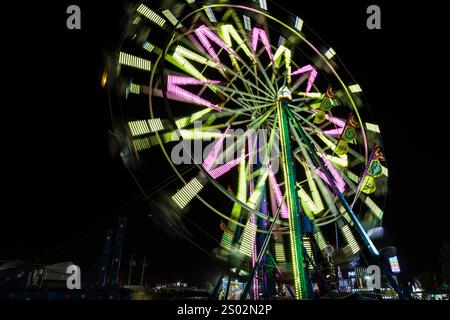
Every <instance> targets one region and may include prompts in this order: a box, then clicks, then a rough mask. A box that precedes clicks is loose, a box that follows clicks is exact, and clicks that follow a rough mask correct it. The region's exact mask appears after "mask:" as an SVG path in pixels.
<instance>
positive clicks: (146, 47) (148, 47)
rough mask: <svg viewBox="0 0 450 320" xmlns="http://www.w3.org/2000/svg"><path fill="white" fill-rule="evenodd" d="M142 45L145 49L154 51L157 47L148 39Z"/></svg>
mask: <svg viewBox="0 0 450 320" xmlns="http://www.w3.org/2000/svg"><path fill="white" fill-rule="evenodd" d="M142 47H143V48H144V49H145V50H147V51H148V52H152V51H153V49H155V46H154V45H152V44H151V43H150V42H147V41H146V42H145V43H144V44H143V45H142Z"/></svg>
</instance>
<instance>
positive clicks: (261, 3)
mask: <svg viewBox="0 0 450 320" xmlns="http://www.w3.org/2000/svg"><path fill="white" fill-rule="evenodd" d="M259 6H260V7H261V9H263V10H267V2H266V0H259Z"/></svg>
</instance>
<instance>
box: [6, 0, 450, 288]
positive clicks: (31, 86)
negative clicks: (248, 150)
mask: <svg viewBox="0 0 450 320" xmlns="http://www.w3.org/2000/svg"><path fill="white" fill-rule="evenodd" d="M94 2H95V4H94ZM277 3H280V5H282V6H284V7H286V8H289V10H290V11H292V12H294V13H296V14H298V15H299V16H301V17H302V18H303V20H305V22H306V23H307V24H308V25H309V26H310V27H311V28H312V29H313V30H314V31H315V32H316V33H317V34H318V35H319V36H320V37H321V38H322V39H323V40H324V41H325V42H326V43H328V44H329V45H330V46H331V47H333V48H334V49H335V51H336V52H337V53H338V55H339V57H340V59H341V60H342V61H343V62H344V64H345V65H346V67H347V68H348V70H350V73H351V74H352V75H353V77H354V78H355V79H357V81H358V82H359V84H360V85H361V87H362V88H363V90H364V92H365V96H366V99H367V100H368V102H369V105H370V108H371V110H372V112H373V114H374V116H375V119H376V120H377V122H378V124H379V125H380V127H381V132H382V135H383V144H384V153H385V155H386V158H387V166H388V168H389V178H390V179H389V183H390V186H389V194H388V198H387V204H386V207H385V222H384V225H385V229H386V232H387V236H388V238H389V242H390V244H391V245H395V246H397V248H398V256H399V260H400V264H401V266H402V268H403V270H404V271H407V272H408V273H416V272H420V271H424V270H425V269H428V268H430V269H431V268H434V269H435V270H438V268H439V265H438V256H439V246H440V243H441V242H442V241H448V242H449V241H450V236H449V232H448V224H447V223H446V222H444V221H446V217H447V215H448V212H447V211H448V209H447V203H448V188H447V186H446V182H447V181H448V179H449V178H450V177H449V171H448V169H446V168H447V167H448V163H447V162H448V161H447V159H448V157H447V156H445V155H444V153H445V152H447V150H446V149H447V142H446V139H447V138H446V136H447V135H448V134H446V129H447V127H448V124H447V121H448V117H447V114H448V110H447V109H448V106H447V103H446V102H447V100H448V99H447V98H446V96H445V95H446V91H444V90H443V88H441V87H440V86H442V83H441V82H440V80H438V79H437V78H434V76H433V74H434V73H436V72H437V73H442V74H444V66H443V64H444V63H445V60H444V59H443V58H442V57H443V56H441V55H440V53H443V52H444V51H445V50H446V49H444V46H443V43H442V41H443V39H441V40H439V38H440V37H439V31H440V30H441V27H440V26H439V21H441V20H440V19H439V18H438V17H436V15H437V12H439V11H440V10H439V8H437V7H436V6H429V7H427V8H423V7H419V6H417V5H416V4H415V3H414V2H404V3H403V2H401V3H400V4H397V5H398V6H396V7H394V6H393V5H392V4H390V3H388V2H387V1H352V2H351V4H349V1H345V4H344V1H339V2H338V1H325V2H322V1H321V2H320V4H319V1H312V2H311V3H309V2H306V1H285V0H283V1H277ZM293 3H295V7H293V5H292V4H293ZM300 3H301V4H300ZM406 3H408V5H406ZM70 4H78V5H79V6H80V7H81V9H82V30H80V31H69V30H67V29H66V27H65V20H66V14H65V11H66V8H67V6H68V5H70ZM369 4H378V5H380V6H381V8H382V30H377V31H370V30H368V29H366V27H365V20H366V14H365V9H366V8H367V6H368V5H369ZM21 9H22V8H21ZM11 10H15V11H17V10H18V8H17V7H16V8H11ZM15 11H11V12H15ZM25 11H26V12H24V13H21V15H20V18H15V19H14V23H12V22H11V23H9V24H8V27H7V29H4V30H6V32H5V36H4V37H3V43H4V44H5V46H4V47H3V48H4V49H3V50H4V51H6V52H7V53H6V57H5V58H4V60H3V65H4V69H6V70H2V76H3V103H2V107H3V108H2V109H3V110H2V112H3V117H2V120H3V121H2V131H3V157H2V158H3V161H2V163H3V166H2V179H1V180H2V182H1V184H2V201H1V204H0V206H1V208H0V212H1V223H0V260H10V259H20V260H25V261H29V262H33V263H45V264H50V263H56V262H61V261H68V260H70V261H73V262H75V263H77V264H79V265H80V266H81V267H82V270H86V272H87V271H88V270H89V268H90V267H91V266H92V265H93V263H94V262H95V261H96V259H97V258H98V257H99V255H100V252H101V249H102V246H103V239H102V238H103V233H104V231H105V229H106V228H115V226H116V218H117V216H118V215H119V214H120V213H123V214H125V213H126V214H127V215H128V216H129V226H128V228H127V230H126V238H125V249H124V260H123V263H124V264H126V262H127V261H126V259H127V256H128V255H129V254H130V253H135V254H136V255H138V256H142V255H146V256H148V257H149V260H150V267H149V269H148V275H147V279H146V280H147V281H150V282H152V283H153V282H156V281H158V280H172V281H176V280H179V279H184V280H187V281H189V282H191V283H195V284H199V285H202V284H203V283H204V282H205V281H214V280H215V279H216V277H217V276H218V275H219V270H220V267H219V266H218V264H217V263H216V262H214V260H212V259H211V258H210V257H209V256H207V255H206V254H205V253H204V252H202V251H200V250H199V249H197V248H196V247H194V246H193V245H192V244H190V243H188V242H187V241H185V240H183V239H177V238H173V237H169V236H168V235H167V233H165V232H164V231H163V230H161V229H160V228H158V227H157V226H156V225H155V223H154V221H153V218H149V217H148V214H149V213H150V211H151V210H150V209H149V206H148V205H147V204H146V203H145V201H142V199H141V193H140V191H139V189H138V187H137V185H136V183H135V182H134V181H133V179H132V177H131V176H130V174H129V173H128V172H127V170H126V169H125V168H124V167H123V166H122V164H121V162H120V160H118V159H113V158H112V157H111V155H110V152H109V149H108V130H109V129H110V126H111V123H110V116H109V107H108V103H107V99H106V98H107V96H106V93H105V92H104V91H103V90H102V89H101V88H100V75H101V72H102V61H103V53H104V52H105V50H107V49H111V48H113V47H114V45H115V43H116V42H117V40H118V38H119V35H120V30H121V28H120V22H121V20H122V16H123V15H122V5H121V1H112V0H108V1H106V0H95V1H81V0H74V1H70V2H69V1H58V3H54V2H53V1H45V2H44V3H42V2H40V3H39V5H38V4H36V3H35V4H33V5H32V6H31V7H29V8H28V9H27V10H25ZM419 31H420V32H419ZM2 69H3V68H2ZM441 76H442V75H441ZM154 161H155V165H158V169H159V170H158V171H159V172H158V175H159V176H158V177H154V178H155V180H159V179H164V178H169V177H170V176H172V174H173V173H172V172H171V171H170V168H169V167H168V166H167V165H166V164H165V163H164V161H162V160H160V159H158V157H157V156H156V158H155V160H154ZM149 181H152V180H149ZM160 181H161V180H159V182H160ZM151 184H152V182H149V185H150V187H151ZM155 184H156V182H155ZM439 184H440V185H441V186H440V185H439ZM176 187H177V185H176V184H173V185H170V186H169V190H173V189H175V188H176ZM170 188H172V189H170ZM121 208H123V209H121ZM194 209H196V208H194ZM193 211H194V210H193ZM195 214H196V215H197V216H196V217H195V221H196V222H197V223H199V224H200V225H202V224H203V225H204V226H205V227H206V226H207V227H208V232H209V233H210V234H211V235H213V236H215V237H216V238H217V239H218V238H219V235H220V229H219V222H220V220H219V218H218V217H216V216H215V215H214V214H213V213H211V212H208V211H207V210H206V209H202V208H201V206H198V210H195ZM190 217H192V216H190ZM187 226H188V227H189V229H190V230H191V231H192V233H193V239H194V240H195V241H197V242H198V243H202V246H204V247H205V248H210V249H211V248H213V247H214V246H216V244H215V243H214V241H212V240H211V239H210V238H209V237H207V236H205V235H204V234H202V233H200V232H198V231H197V230H196V229H195V228H192V226H190V225H189V224H187ZM123 271H125V272H126V271H127V269H126V267H125V268H123ZM136 280H137V276H136Z"/></svg>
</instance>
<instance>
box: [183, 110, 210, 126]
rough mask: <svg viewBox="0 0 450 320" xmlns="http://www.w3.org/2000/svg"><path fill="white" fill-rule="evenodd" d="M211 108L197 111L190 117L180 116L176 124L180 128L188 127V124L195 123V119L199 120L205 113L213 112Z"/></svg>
mask: <svg viewBox="0 0 450 320" xmlns="http://www.w3.org/2000/svg"><path fill="white" fill-rule="evenodd" d="M211 110H212V109H211V108H205V109H203V110H201V111H199V112H195V113H193V114H191V115H190V116H189V117H184V118H180V119H178V120H176V121H175V124H176V125H177V128H178V129H182V128H184V127H187V126H188V125H190V124H192V123H194V121H197V120H198V119H201V118H202V117H203V116H204V115H206V114H208V113H209V112H211Z"/></svg>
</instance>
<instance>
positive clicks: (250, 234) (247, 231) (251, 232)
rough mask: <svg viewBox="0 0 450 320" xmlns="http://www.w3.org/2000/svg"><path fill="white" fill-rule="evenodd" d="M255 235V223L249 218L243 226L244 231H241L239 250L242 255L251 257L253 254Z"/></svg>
mask: <svg viewBox="0 0 450 320" xmlns="http://www.w3.org/2000/svg"><path fill="white" fill-rule="evenodd" d="M255 237H256V225H255V224H254V223H252V222H251V220H250V219H248V220H247V224H246V225H245V227H244V232H243V233H242V240H241V246H240V247H239V251H240V252H242V253H243V254H244V255H246V256H248V257H251V256H252V254H253V245H254V243H255Z"/></svg>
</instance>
